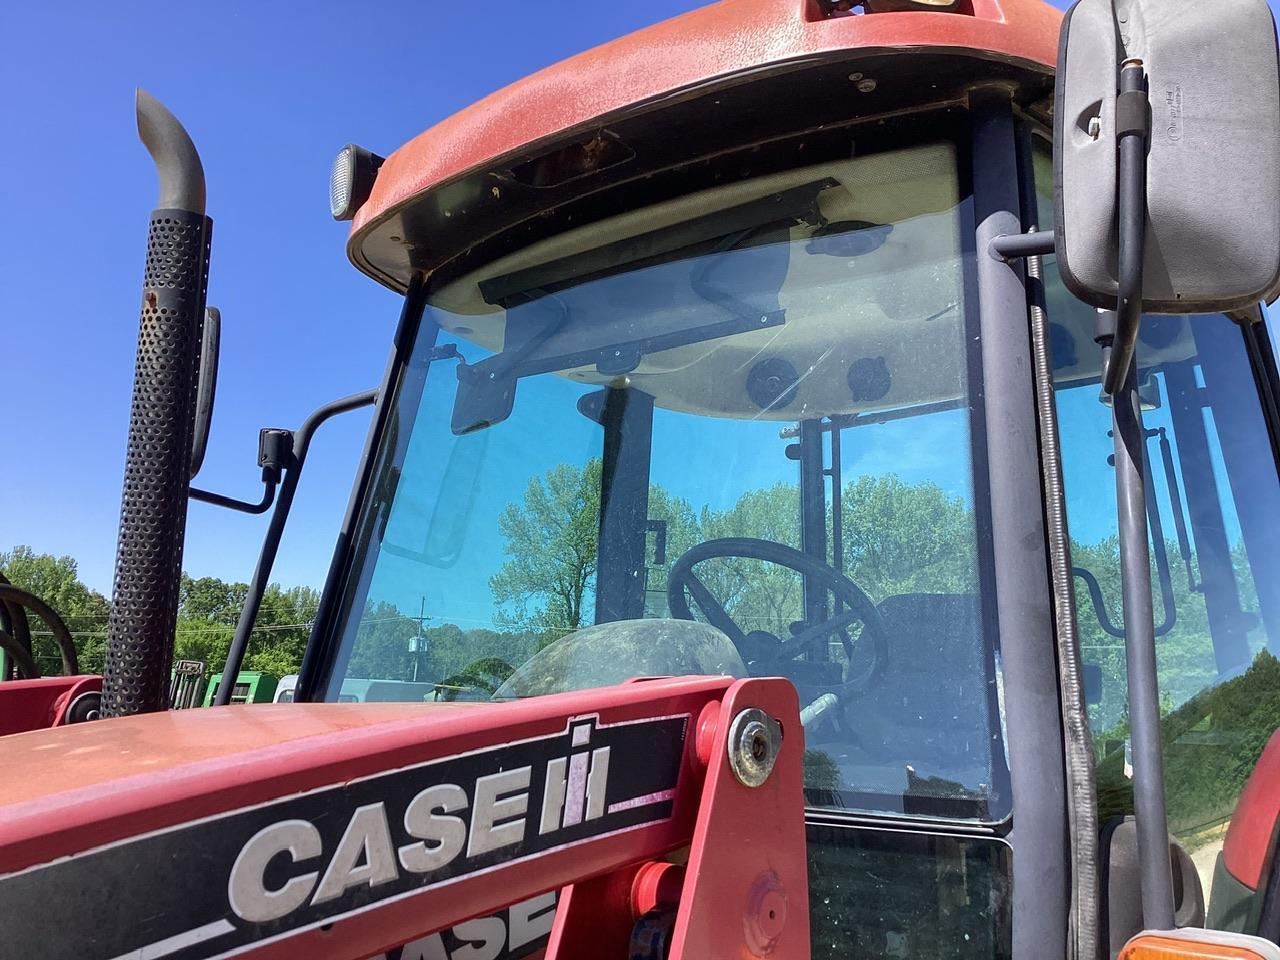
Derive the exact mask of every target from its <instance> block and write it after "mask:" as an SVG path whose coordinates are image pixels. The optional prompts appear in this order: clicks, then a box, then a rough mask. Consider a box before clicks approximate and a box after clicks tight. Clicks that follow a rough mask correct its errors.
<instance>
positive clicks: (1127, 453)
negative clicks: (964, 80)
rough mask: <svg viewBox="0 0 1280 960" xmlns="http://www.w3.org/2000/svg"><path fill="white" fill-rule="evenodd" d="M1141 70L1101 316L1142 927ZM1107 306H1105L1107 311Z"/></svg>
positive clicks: (1151, 886) (1164, 866) (1147, 745)
mask: <svg viewBox="0 0 1280 960" xmlns="http://www.w3.org/2000/svg"><path fill="white" fill-rule="evenodd" d="M1147 115H1148V103H1147V96H1146V73H1145V70H1144V69H1143V65H1142V61H1141V60H1136V59H1130V60H1126V61H1125V62H1124V63H1123V65H1122V66H1121V68H1120V93H1119V96H1118V97H1117V98H1116V137H1117V139H1118V141H1119V142H1118V147H1117V149H1118V151H1119V177H1118V181H1119V196H1118V212H1119V220H1120V227H1119V246H1120V256H1119V267H1120V269H1119V283H1118V286H1119V295H1118V297H1117V303H1116V310H1115V321H1114V322H1115V327H1114V335H1108V334H1109V333H1111V331H1109V330H1108V329H1107V327H1108V323H1107V320H1108V319H1109V318H1107V317H1106V316H1105V313H1104V314H1100V316H1099V329H1098V333H1099V337H1098V340H1099V343H1100V344H1101V345H1102V356H1103V370H1104V371H1105V373H1104V388H1105V390H1106V392H1107V393H1109V394H1111V395H1112V396H1113V397H1114V400H1113V402H1112V404H1111V416H1112V436H1113V438H1114V441H1115V463H1116V513H1117V520H1118V527H1119V533H1120V580H1121V592H1122V594H1123V599H1124V603H1123V609H1124V624H1125V643H1124V645H1125V666H1126V670H1127V676H1128V681H1129V737H1130V742H1131V743H1132V744H1133V806H1134V813H1135V819H1136V821H1137V833H1138V867H1139V873H1140V876H1141V895H1142V920H1143V923H1144V924H1145V925H1146V927H1148V928H1149V929H1153V930H1168V929H1171V928H1172V927H1173V926H1174V896H1173V869H1172V863H1171V859H1170V855H1169V842H1168V837H1169V817H1168V810H1167V807H1166V804H1165V792H1164V757H1163V754H1162V752H1161V735H1160V682H1159V678H1158V676H1157V673H1156V645H1155V644H1156V639H1155V616H1154V610H1153V609H1152V607H1153V604H1152V600H1153V598H1152V595H1151V554H1150V551H1149V550H1148V548H1147V495H1146V482H1145V480H1146V476H1145V475H1146V474H1147V468H1146V461H1147V456H1146V441H1145V438H1144V429H1143V425H1142V407H1141V403H1140V400H1139V397H1138V376H1137V367H1138V365H1137V358H1136V356H1135V351H1134V348H1135V346H1136V344H1137V339H1138V325H1139V323H1140V322H1141V320H1142V268H1143V255H1144V246H1145V241H1146V225H1147V202H1146V177H1147V168H1146V144H1147V139H1148V137H1147V131H1148V116H1147ZM1109 312H1110V311H1106V313H1109Z"/></svg>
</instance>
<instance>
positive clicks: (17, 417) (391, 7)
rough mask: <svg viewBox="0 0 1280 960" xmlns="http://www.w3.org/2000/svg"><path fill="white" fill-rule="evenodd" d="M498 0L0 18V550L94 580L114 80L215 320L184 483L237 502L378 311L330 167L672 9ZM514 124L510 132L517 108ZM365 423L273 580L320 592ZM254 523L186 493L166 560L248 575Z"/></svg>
mask: <svg viewBox="0 0 1280 960" xmlns="http://www.w3.org/2000/svg"><path fill="white" fill-rule="evenodd" d="M699 5H701V4H700V3H699V2H697V0H647V2H646V3H643V4H625V3H624V4H617V3H599V2H588V0H572V2H570V0H559V2H547V3H529V2H527V0H526V2H513V0H496V2H492V3H489V4H486V5H484V6H483V7H478V6H476V5H474V4H443V3H438V4H437V3H432V4H423V3H408V2H392V3H380V4H378V5H377V8H376V9H377V14H376V16H375V15H371V14H370V13H369V12H368V10H366V9H365V8H362V7H360V6H359V5H355V4H338V3H334V2H329V0H323V2H312V3H309V4H305V5H304V4H295V5H292V6H290V7H287V8H286V6H285V5H283V4H249V3H243V2H226V3H218V4H191V3H173V2H136V3H131V4H129V5H127V6H120V5H105V4H96V3H95V4H90V3H86V2H75V3H64V4H58V5H53V4H18V5H16V6H15V7H13V8H11V9H10V11H9V13H8V14H7V16H6V29H5V31H4V34H5V39H4V41H3V50H2V51H0V85H2V86H3V89H4V90H5V91H6V94H7V95H6V104H5V112H4V117H5V128H6V132H7V133H8V134H9V136H8V137H7V138H6V141H5V145H6V149H4V150H3V151H0V201H2V203H3V207H2V208H3V210H4V214H5V219H6V224H7V229H6V230H4V231H0V264H2V265H3V266H2V267H0V270H2V271H3V276H4V282H3V283H2V284H0V325H2V328H3V330H4V341H3V342H4V351H3V368H2V369H3V371H4V372H3V375H0V383H3V387H4V390H3V395H4V397H5V406H4V412H5V415H6V419H7V421H8V422H9V424H10V425H11V430H12V432H11V433H10V436H11V437H12V438H13V439H12V440H11V444H12V449H14V450H15V451H20V453H16V452H15V453H11V455H10V456H9V457H7V458H5V459H6V464H7V467H8V468H7V469H6V471H5V475H4V479H3V481H2V482H0V549H7V548H8V547H9V546H11V545H13V544H19V543H26V544H30V545H31V546H33V547H34V548H35V549H37V550H39V551H44V552H51V553H56V554H71V555H72V556H74V557H76V558H77V559H78V560H79V562H80V569H81V574H82V576H83V578H84V579H85V581H86V582H88V583H89V584H90V585H91V586H92V587H94V588H96V589H99V590H102V591H103V592H105V593H109V592H110V586H111V568H112V563H113V559H114V552H115V539H116V523H117V511H118V507H119V497H120V484H121V478H122V474H123V461H124V441H125V434H126V429H127V422H128V411H129V395H130V383H131V380H132V373H133V353H134V344H135V337H136V325H137V305H138V298H139V285H140V282H141V277H142V266H143V263H142V261H143V249H144V247H143V244H144V238H145V230H146V222H147V215H148V212H149V211H150V209H151V207H152V206H153V205H154V201H155V182H154V173H153V171H152V167H151V165H150V162H149V160H148V158H147V156H146V153H145V151H144V150H143V148H142V147H141V145H140V144H139V143H138V140H137V136H136V133H135V129H134V121H133V90H134V88H135V87H137V86H141V87H145V88H146V89H148V90H149V91H151V92H152V93H153V94H155V95H156V96H158V97H159V98H161V99H162V100H163V101H165V102H166V103H167V104H168V105H169V106H170V107H171V108H172V109H173V110H174V112H175V113H177V115H178V116H179V117H180V118H182V119H183V121H184V122H185V123H186V125H187V127H188V129H189V130H190V131H191V133H192V135H193V137H194V139H195V141H196V143H197V145H198V146H199V147H200V150H201V153H202V155H203V159H204V165H205V170H206V174H207V178H208V183H209V198H210V199H209V211H210V213H211V215H212V216H213V218H214V221H215V233H214V254H213V263H212V270H211V281H210V303H212V304H215V305H217V306H218V307H220V308H221V309H222V312H223V350H222V365H221V371H220V375H219V383H218V404H217V408H216V412H215V416H214V424H213V433H212V437H211V440H210V445H209V453H208V457H207V459H206V465H205V468H204V471H203V472H202V474H201V476H200V478H199V483H200V484H201V485H203V486H206V487H211V488H213V489H216V490H220V491H224V492H228V493H235V494H240V495H242V496H251V495H255V494H256V487H257V469H256V467H255V465H254V456H255V452H256V438H257V431H258V429H259V428H260V427H262V426H284V427H295V426H297V425H298V423H299V422H300V421H301V420H302V418H303V417H304V416H305V415H306V414H307V413H308V412H309V411H310V410H312V409H313V408H315V407H316V406H318V405H319V404H321V403H323V402H325V401H327V400H329V399H332V398H334V397H338V396H342V395H345V394H348V393H351V392H354V391H357V390H362V389H365V388H367V387H371V386H375V385H376V384H377V381H378V380H379V378H380V376H381V373H382V370H383V367H384V364H385V360H386V354H387V349H388V346H389V340H390V335H391V332H392V329H393V327H394V324H395V319H396V314H397V310H398V305H399V304H398V298H397V297H396V296H395V295H393V294H391V293H390V292H388V291H386V290H384V289H383V288H381V287H379V286H378V285H376V284H375V283H373V282H372V281H371V280H369V279H367V278H365V277H364V276H363V275H361V274H359V273H358V272H357V271H355V269H354V268H352V267H351V266H350V265H349V264H348V263H347V261H346V257H345V254H344V249H343V248H344V242H345V237H346V232H347V231H346V225H344V224H336V223H334V222H333V221H332V220H331V219H330V217H329V214H328V208H327V197H326V191H327V179H328V170H329V164H330V162H331V159H332V157H333V154H334V153H335V152H336V150H337V148H338V147H340V146H341V145H342V144H344V143H346V142H348V141H354V142H357V143H360V144H363V145H365V146H368V147H370V148H372V149H375V150H377V151H379V152H383V153H386V152H389V151H391V150H393V149H394V148H395V147H396V146H398V145H399V144H401V143H403V142H405V141H406V140H408V139H409V138H411V137H412V136H414V135H415V134H417V133H419V132H420V131H421V130H423V129H425V128H427V127H428V126H430V125H431V124H433V123H435V122H436V121H437V120H439V119H441V118H442V117H445V116H447V115H449V114H450V113H453V112H455V111H456V110H458V109H460V108H462V107H464V106H466V105H467V104H468V103H470V102H472V101H474V100H476V99H478V98H479V97H481V96H483V95H485V94H486V93H489V92H490V91H492V90H494V89H497V88H499V87H501V86H504V85H506V84H507V83H510V82H512V81H514V80H517V79H519V78H520V77H522V76H524V75H526V74H528V73H530V72H532V71H534V70H536V69H538V68H540V67H542V66H545V65H547V64H549V63H553V62H555V61H557V60H560V59H563V58H564V57H566V56H568V55H571V54H573V53H575V52H578V51H580V50H583V49H586V48H589V47H591V46H594V45H596V44H598V43H601V42H604V41H606V40H608V39H611V38H613V37H616V36H619V35H622V34H625V33H628V32H630V31H632V30H635V29H637V28H639V27H641V26H644V25H646V24H648V23H652V22H655V21H658V20H661V19H665V18H666V17H668V16H671V15H674V14H676V13H679V12H682V11H684V10H687V9H691V8H693V7H696V6H699ZM513 122H518V118H513ZM366 427H367V414H365V413H360V414H352V415H348V416H346V417H344V418H342V419H340V420H338V421H335V422H333V423H331V424H329V425H327V426H326V427H325V428H324V430H323V432H322V433H321V434H320V436H319V438H318V439H317V441H316V443H315V445H314V447H313V452H312V457H311V460H310V462H309V464H308V468H307V471H306V475H305V477H304V479H303V482H302V487H301V490H300V492H299V495H298V499H297V502H296V505H295V508H294V513H293V518H292V520H291V522H290V525H289V529H288V532H287V533H286V536H285V540H284V544H283V547H282V550H281V553H280V557H279V560H278V562H277V565H276V568H275V572H274V578H275V579H278V580H280V581H281V582H283V583H286V584H294V583H304V584H314V585H319V583H320V582H321V581H322V579H323V576H324V571H325V569H326V567H327V563H328V557H329V553H330V551H331V549H332V546H333V538H334V534H335V532H336V529H337V525H338V523H339V521H340V518H341V515H342V512H343V509H344V507H345V504H346V500H347V496H348V493H349V490H350V485H351V479H352V474H353V471H354V468H355V463H356V458H357V456H358V454H359V450H360V447H361V444H362V442H363V439H364V435H365V430H366ZM264 527H265V520H264V519H263V518H252V517H246V516H243V515H239V514H231V513H228V512H226V511H222V510H217V509H214V508H212V507H208V506H205V505H203V504H196V503H193V504H192V506H191V511H190V523H189V528H188V534H187V545H186V560H185V566H186V567H187V569H188V570H189V571H191V572H192V573H194V574H196V575H205V574H210V575H216V576H220V577H224V578H226V579H246V578H247V577H248V575H249V573H250V572H251V570H252V568H253V564H254V561H255V559H256V556H257V551H258V547H259V545H260V539H261V536H262V532H263V530H264Z"/></svg>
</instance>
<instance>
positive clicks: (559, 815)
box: [0, 715, 689, 960]
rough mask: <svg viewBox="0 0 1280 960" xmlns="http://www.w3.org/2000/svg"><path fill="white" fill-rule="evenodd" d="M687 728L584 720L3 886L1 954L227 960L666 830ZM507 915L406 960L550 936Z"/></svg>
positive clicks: (129, 844) (131, 844)
mask: <svg viewBox="0 0 1280 960" xmlns="http://www.w3.org/2000/svg"><path fill="white" fill-rule="evenodd" d="M688 723H689V717H688V716H687V715H682V716H676V717H662V718H657V719H646V720H642V721H637V722H632V723H620V724H612V725H599V724H597V722H596V720H595V718H594V717H583V718H578V719H575V720H573V721H571V722H570V723H569V725H568V727H567V729H566V730H565V731H564V732H563V733H559V734H555V735H552V736H547V737H539V738H536V739H533V740H526V741H522V742H519V743H513V744H505V745H502V746H498V747H491V748H487V749H484V750H480V751H476V752H473V753H468V754H462V755H459V756H453V757H446V758H443V759H441V760H436V761H432V762H430V763H427V764H421V765H418V766H415V767H407V768H403V769H399V770H395V771H391V772H389V773H384V774H379V775H377V776H374V777H369V778H367V779H364V780H357V781H353V782H350V783H346V784H343V785H341V786H335V787H328V788H324V789H321V790H317V791H313V792H311V793H307V794H303V795H300V796H295V797H291V798H288V799H285V800H278V801H274V802H272V803H268V804H264V805H262V806H259V807H254V808H252V809H249V810H243V811H238V812H233V813H229V814H223V815H221V816H218V817H215V818H212V819H209V820H204V821H199V822H196V823H192V824H186V825H183V826H179V827H174V828H171V829H168V830H164V831H161V832H159V833H156V834H151V835H148V836H144V837H141V838H138V839H132V840H126V841H122V842H119V843H116V844H112V845H110V846H107V847H103V848H100V849H98V850H94V851H90V852H88V853H85V854H81V855H78V856H75V857H72V858H70V859H68V860H63V861H59V862H55V863H51V864H47V865H44V866H41V867H34V868H32V869H30V870H26V871H23V872H22V873H18V874H14V875H11V876H9V877H6V878H4V879H3V880H0V916H4V917H5V940H6V950H12V951H13V955H14V956H78V957H103V958H111V960H115V958H124V957H137V956H146V957H148V958H165V960H169V958H172V960H195V958H207V957H222V956H232V955H234V954H236V953H238V952H240V951H241V950H243V949H244V948H246V947H247V946H250V945H253V944H257V943H261V942H262V941H265V940H271V939H276V938H279V937H282V936H285V935H288V934H290V933H295V932H297V931H300V930H305V929H309V928H312V927H317V926H321V925H323V924H327V923H332V922H334V921H336V920H340V919H342V918H343V917H346V916H351V915H353V914H356V913H362V912H364V911H366V910H370V909H373V908H375V907H376V906H377V905H378V904H380V903H385V902H387V901H389V900H396V899H401V898H403V897H408V896H412V895H414V894H418V893H421V892H422V891H423V890H424V889H428V888H432V887H437V886H441V885H444V884H447V883H451V882H453V881H456V880H459V879H462V878H464V877H468V876H472V875H475V874H479V873H485V872H488V871H490V870H494V869H497V868H500V867H502V866H505V865H507V864H509V863H511V862H513V861H517V860H523V859H526V858H529V857H534V856H536V855H537V854H538V853H540V852H543V851H545V850H548V849H550V848H553V847H556V848H559V847H563V846H569V845H573V844H575V843H583V842H585V841H588V840H591V839H594V838H596V837H599V836H602V835H604V834H608V833H614V832H620V831H624V830H630V829H635V828H637V827H642V826H647V825H650V824H653V823H658V822H660V821H663V820H666V819H667V818H669V817H670V816H671V810H672V803H673V798H674V796H675V787H676V781H677V778H678V776H679V771H680V763H681V757H682V756H683V752H684V741H685V735H686V730H687V727H688ZM58 890H62V891H66V890H75V891H77V895H76V897H74V898H71V901H70V902H69V903H68V904H67V908H66V909H63V910H59V911H54V912H50V911H41V910H32V909H30V904H32V903H42V902H52V900H53V899H54V898H58V895H57V894H56V891H58ZM59 899H61V900H62V901H64V902H65V901H66V898H65V897H61V898H59ZM541 899H542V898H535V900H534V901H529V905H530V906H531V908H532V906H533V905H536V904H537V903H538V902H539V900H541ZM510 913H511V918H512V920H511V924H510V927H511V929H510V931H508V930H507V926H506V924H505V923H504V922H503V920H502V918H501V917H486V918H481V919H479V920H473V921H468V923H466V924H461V925H460V926H459V927H457V928H455V929H454V931H452V932H451V933H446V934H445V935H444V936H443V938H442V936H440V935H432V936H430V937H425V938H423V939H421V940H418V941H415V942H414V943H413V944H409V945H406V946H405V947H404V948H402V949H401V950H400V951H399V953H400V954H401V955H402V956H403V957H404V958H406V960H416V958H417V957H418V956H419V955H421V956H422V957H424V958H429V960H454V958H453V955H454V954H461V955H462V957H464V958H467V957H471V956H472V954H474V955H475V957H474V958H473V960H492V958H496V957H498V956H499V955H501V954H502V953H504V952H505V953H512V954H514V955H518V953H519V950H518V948H520V947H527V948H528V949H533V947H529V944H532V943H534V941H535V940H537V939H538V938H540V937H542V936H544V935H545V931H544V930H542V929H541V928H540V925H541V924H544V923H545V924H546V925H547V927H546V929H548V930H549V929H550V928H549V924H550V918H551V915H552V912H551V910H550V909H549V907H547V905H546V904H544V905H543V909H541V911H535V914H536V916H537V918H538V920H537V923H536V924H535V923H534V921H533V920H532V919H530V918H527V917H524V915H523V913H520V909H519V908H516V907H513V908H512V909H511V911H510ZM518 913H519V914H520V916H519V917H517V914H518ZM531 916H532V915H531ZM486 924H487V925H488V926H485V925H486ZM496 925H502V926H503V931H502V934H503V935H502V936H501V937H499V936H498V930H497V926H496ZM463 928H466V929H463ZM482 928H483V929H482ZM517 933H519V936H517ZM535 934H536V935H535ZM450 937H452V940H453V946H452V948H451V947H450V946H449V945H447V944H446V941H447V940H448V939H449V938H450ZM499 940H500V941H501V942H499ZM464 941H471V942H476V941H483V942H484V943H486V944H487V945H488V946H486V948H485V949H484V950H483V951H480V950H479V949H478V948H477V949H472V948H470V947H468V946H466V945H465V943H464ZM459 944H461V945H459ZM535 946H536V944H535ZM524 952H528V950H527V949H526V950H525V951H524ZM396 953H397V951H393V952H392V954H391V955H392V956H395V955H396ZM481 953H483V957H481Z"/></svg>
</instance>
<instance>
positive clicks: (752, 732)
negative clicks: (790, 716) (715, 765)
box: [728, 707, 782, 787]
mask: <svg viewBox="0 0 1280 960" xmlns="http://www.w3.org/2000/svg"><path fill="white" fill-rule="evenodd" d="M728 747H729V769H731V770H732V771H733V775H734V776H735V777H737V779H738V782H739V783H741V784H742V785H743V786H744V787H758V786H761V785H762V784H763V783H764V782H765V781H766V780H768V779H769V774H771V773H773V765H774V763H775V762H776V761H777V759H778V750H779V749H781V747H782V725H781V724H779V723H778V721H777V720H775V719H773V717H771V716H769V715H768V714H767V713H765V712H764V711H763V710H761V709H759V708H757V707H749V708H748V709H746V710H743V711H742V712H741V713H739V714H738V715H737V716H736V717H734V718H733V723H731V724H729V744H728Z"/></svg>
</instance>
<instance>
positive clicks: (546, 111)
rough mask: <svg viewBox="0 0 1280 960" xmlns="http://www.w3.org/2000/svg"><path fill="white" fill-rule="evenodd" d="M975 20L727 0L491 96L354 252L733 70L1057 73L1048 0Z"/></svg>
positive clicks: (420, 169)
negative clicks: (962, 57) (973, 67)
mask: <svg viewBox="0 0 1280 960" xmlns="http://www.w3.org/2000/svg"><path fill="white" fill-rule="evenodd" d="M971 2H972V8H973V13H972V14H966V13H931V12H923V11H910V12H904V13H880V14H873V15H868V16H849V17H836V18H832V19H823V18H821V17H819V16H818V15H817V14H816V4H815V3H812V0H722V2H720V3H716V4H712V5H710V6H707V7H703V8H702V9H699V10H694V11H691V12H690V13H686V14H684V15H683V16H679V17H675V18H674V19H671V20H667V21H665V22H663V23H659V24H656V25H655V26H652V27H649V28H647V29H645V30H641V31H638V32H636V33H633V34H631V35H629V36H626V37H622V38H621V39H618V40H614V41H612V42H611V43H607V44H605V45H603V46H600V47H596V48H595V49H594V50H588V51H587V52H585V53H581V54H578V55H577V56H575V57H571V58H570V59H568V60H565V61H563V62H561V63H558V64H555V65H554V66H551V67H548V68H547V69H545V70H541V71H539V72H538V73H535V74H533V75H532V76H529V77H526V78H525V79H523V80H521V81H519V82H517V83H514V84H512V85H511V86H509V87H506V88H504V89H502V90H499V91H497V92H496V93H493V94H491V95H490V96H488V97H486V98H485V99H483V100H481V101H479V102H478V103H476V104H474V105H472V106H470V107H468V108H467V109H465V110H462V111H460V112H459V113H456V114H454V115H453V116H451V117H449V118H448V119H446V120H443V121H441V122H440V123H438V124H436V125H435V126H434V127H432V128H431V129H429V130H427V131H426V132H425V133H422V134H420V135H419V136H417V137H415V138H414V139H413V140H411V141H409V143H407V144H406V145H404V146H403V147H401V148H400V149H399V150H397V151H395V152H394V153H392V154H391V156H389V157H388V158H387V162H386V163H385V164H384V165H383V167H382V169H381V171H380V172H379V174H378V179H377V181H376V183H375V185H374V188H373V193H372V195H371V196H370V198H369V200H368V201H367V202H366V203H365V204H364V206H363V207H361V208H360V210H359V212H358V213H357V214H356V218H355V222H354V223H353V224H352V232H351V238H350V240H349V244H348V246H349V248H350V249H352V250H354V249H356V248H357V247H358V246H359V238H360V235H361V234H362V233H363V232H364V231H365V230H366V229H367V228H368V227H369V226H370V225H372V224H373V223H375V222H376V221H378V220H379V219H381V218H382V217H384V216H385V215H387V214H389V213H390V212H391V211H393V210H394V209H395V208H396V207H398V206H400V205H401V204H403V203H405V202H406V201H408V200H410V199H412V198H414V197H415V196H418V195H419V194H421V193H423V192H424V191H427V190H431V189H433V188H435V187H438V186H440V185H441V184H444V183H446V182H448V181H451V180H454V179H456V178H458V177H459V176H462V175H463V174H466V173H468V172H471V171H473V170H476V169H482V168H485V167H487V166H489V165H490V164H492V163H493V162H494V161H496V160H498V159H499V158H501V157H504V156H507V155H509V154H512V153H516V152H519V151H523V150H527V149H529V148H531V147H533V146H534V145H536V144H538V143H539V142H540V141H546V140H552V139H554V138H556V137H558V136H560V135H562V134H565V133H566V132H568V131H571V130H573V129H574V128H577V127H582V126H584V125H588V124H590V123H592V122H593V121H596V120H597V119H598V118H602V117H606V116H609V115H611V114H616V113H618V112H620V111H624V110H626V109H628V108H630V107H634V106H636V105H638V104H643V103H645V102H648V101H653V100H656V99H659V98H662V97H664V96H668V95H670V94H671V93H673V92H674V91H679V90H684V89H687V88H691V87H696V86H698V85H700V84H706V83H710V82H713V81H715V80H716V79H718V78H724V77H727V76H730V75H733V74H738V73H743V72H747V71H752V70H758V69H761V68H764V67H768V66H770V65H773V64H779V63H784V62H786V61H791V60H798V59H802V58H805V57H814V56H822V55H826V54H831V53H837V52H839V51H842V50H855V49H873V48H875V49H885V48H895V47H899V48H914V47H926V48H934V49H937V48H942V49H947V48H952V49H954V48H965V49H972V50H975V51H986V52H989V53H991V54H995V55H997V56H1001V57H1006V58H1011V59H1015V60H1021V61H1025V62H1029V63H1034V64H1039V65H1041V66H1044V67H1052V66H1053V65H1054V63H1055V61H1056V59H1057V48H1058V28H1059V25H1060V23H1061V20H1062V13H1061V11H1059V10H1056V9H1054V8H1053V7H1051V6H1049V5H1048V4H1047V3H1045V2H1043V0H971Z"/></svg>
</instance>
